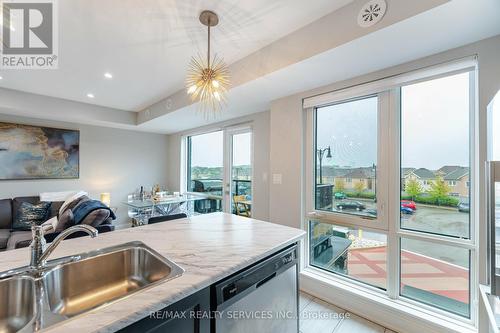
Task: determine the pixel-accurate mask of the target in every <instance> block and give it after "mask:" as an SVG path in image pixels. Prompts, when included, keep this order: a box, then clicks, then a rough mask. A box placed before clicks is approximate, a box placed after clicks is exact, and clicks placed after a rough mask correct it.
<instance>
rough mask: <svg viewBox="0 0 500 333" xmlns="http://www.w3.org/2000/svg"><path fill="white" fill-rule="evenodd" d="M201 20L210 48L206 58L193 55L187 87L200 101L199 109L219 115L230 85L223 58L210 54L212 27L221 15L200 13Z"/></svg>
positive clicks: (206, 113) (207, 115)
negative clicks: (205, 29)
mask: <svg viewBox="0 0 500 333" xmlns="http://www.w3.org/2000/svg"><path fill="white" fill-rule="evenodd" d="M200 22H201V23H202V24H203V25H205V26H207V27H208V50H207V57H206V59H205V58H204V57H202V56H200V55H199V56H198V57H192V58H191V62H190V64H189V69H188V74H187V79H186V88H187V93H188V95H189V96H191V99H192V100H193V101H197V102H199V110H200V111H201V112H202V113H204V114H205V116H206V117H210V116H213V117H215V116H217V114H219V113H220V112H221V111H222V108H223V106H224V104H225V103H226V93H227V89H228V86H229V70H228V68H227V66H226V64H225V63H224V61H223V59H222V58H220V57H218V56H217V55H216V54H215V55H214V56H213V58H211V56H210V28H211V27H215V26H216V25H217V24H218V23H219V17H218V16H217V14H215V13H214V12H212V11H209V10H205V11H203V12H202V13H201V14H200Z"/></svg>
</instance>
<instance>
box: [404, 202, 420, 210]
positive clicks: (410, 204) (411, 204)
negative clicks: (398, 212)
mask: <svg viewBox="0 0 500 333" xmlns="http://www.w3.org/2000/svg"><path fill="white" fill-rule="evenodd" d="M401 206H402V207H407V208H410V209H412V210H417V204H416V203H415V201H411V200H401Z"/></svg>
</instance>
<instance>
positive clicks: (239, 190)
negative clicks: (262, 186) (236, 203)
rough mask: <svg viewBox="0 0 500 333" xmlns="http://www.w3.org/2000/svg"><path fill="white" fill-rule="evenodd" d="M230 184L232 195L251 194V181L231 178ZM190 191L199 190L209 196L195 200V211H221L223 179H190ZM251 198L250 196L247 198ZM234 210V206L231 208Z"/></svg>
mask: <svg viewBox="0 0 500 333" xmlns="http://www.w3.org/2000/svg"><path fill="white" fill-rule="evenodd" d="M231 182H232V184H231V192H232V195H233V196H236V195H245V196H249V197H250V196H251V194H252V181H251V180H242V179H233V180H232V181H231ZM190 190H191V191H192V192H200V193H206V194H210V195H211V198H209V199H207V200H200V201H197V202H196V204H195V211H196V212H197V213H213V212H220V211H222V191H223V180H222V179H218V178H212V179H193V180H191V188H190ZM249 200H251V198H249ZM233 210H234V208H233Z"/></svg>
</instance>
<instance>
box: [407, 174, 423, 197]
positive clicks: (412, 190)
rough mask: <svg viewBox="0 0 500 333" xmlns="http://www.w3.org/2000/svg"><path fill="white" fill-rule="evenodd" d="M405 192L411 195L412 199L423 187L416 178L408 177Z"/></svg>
mask: <svg viewBox="0 0 500 333" xmlns="http://www.w3.org/2000/svg"><path fill="white" fill-rule="evenodd" d="M405 192H406V193H408V194H409V195H410V196H411V199H412V200H415V198H416V197H417V196H418V195H419V194H421V193H422V192H423V189H422V186H421V185H420V183H419V182H418V181H417V180H416V179H413V178H410V179H409V180H408V181H407V182H406V188H405Z"/></svg>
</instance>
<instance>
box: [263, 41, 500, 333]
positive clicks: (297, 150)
mask: <svg viewBox="0 0 500 333" xmlns="http://www.w3.org/2000/svg"><path fill="white" fill-rule="evenodd" d="M474 54H477V55H478V62H479V73H478V97H479V99H478V107H479V109H478V110H479V119H478V126H477V128H478V130H477V133H476V135H477V137H478V142H479V149H478V150H477V151H476V155H477V156H476V159H477V161H478V163H477V165H476V167H477V170H478V172H479V181H478V182H477V184H476V188H475V190H476V192H477V193H478V195H479V203H480V206H479V207H478V210H477V216H476V220H477V221H479V226H478V230H477V232H478V233H479V237H478V244H479V253H480V255H481V258H486V250H487V249H486V244H487V241H486V240H487V238H486V235H487V226H486V197H485V192H486V191H485V188H484V184H485V181H484V179H485V178H484V177H485V173H484V168H483V166H484V162H485V161H486V157H487V154H486V153H487V131H486V128H487V126H486V121H487V117H486V115H487V114H486V113H487V112H486V111H487V107H488V104H489V103H490V102H491V100H492V99H493V98H494V96H495V94H496V93H497V92H498V91H499V90H500V58H499V54H500V36H496V37H493V38H489V39H485V40H483V41H479V42H476V43H473V44H470V45H466V46H463V47H460V48H457V49H453V50H449V51H446V52H443V53H439V54H436V55H433V56H429V57H425V58H422V59H419V60H416V61H412V62H410V63H406V64H402V65H398V66H395V67H391V68H388V69H384V70H381V71H377V72H374V73H370V74H367V75H363V76H360V77H356V78H353V79H349V80H346V81H342V82H337V83H333V84H331V85H328V86H325V87H321V88H317V89H314V90H310V91H305V92H302V93H299V94H295V95H292V96H288V97H285V98H282V99H279V100H277V101H274V102H273V103H272V104H271V114H270V116H271V135H270V152H271V155H270V156H271V159H270V172H271V174H270V178H272V175H273V174H282V175H283V182H282V184H281V185H278V184H272V183H271V185H270V192H269V197H270V205H269V211H270V212H271V213H270V220H271V221H272V222H275V223H280V224H285V225H290V226H293V227H297V228H300V227H301V222H302V216H303V214H301V212H300V207H302V204H303V193H304V191H303V190H302V187H303V164H302V162H303V159H302V156H303V148H304V147H303V135H304V111H303V109H302V99H303V98H306V97H310V96H313V95H317V94H322V93H325V92H329V91H333V90H338V89H342V88H346V87H350V86H353V85H357V84H361V83H366V82H370V81H373V80H377V79H381V78H384V77H388V76H391V75H396V74H400V73H403V72H407V71H411V70H415V69H418V68H422V67H426V66H431V65H436V64H439V63H443V62H447V61H451V60H454V59H458V58H461V57H465V56H470V55H474ZM335 65H340V66H341V64H335ZM479 282H480V283H486V282H487V275H486V260H481V261H480V262H479ZM484 319H485V318H484V313H482V317H481V321H480V322H481V324H484V323H485V320H484ZM481 329H483V327H481Z"/></svg>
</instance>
